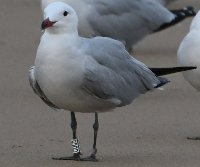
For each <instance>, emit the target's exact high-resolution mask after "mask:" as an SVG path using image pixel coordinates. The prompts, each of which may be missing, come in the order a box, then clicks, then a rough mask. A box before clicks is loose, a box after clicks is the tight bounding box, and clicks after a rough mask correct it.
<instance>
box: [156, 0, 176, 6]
mask: <svg viewBox="0 0 200 167" xmlns="http://www.w3.org/2000/svg"><path fill="white" fill-rule="evenodd" d="M155 1H157V2H159V3H160V4H162V5H168V4H170V3H172V2H174V1H175V0H155Z"/></svg>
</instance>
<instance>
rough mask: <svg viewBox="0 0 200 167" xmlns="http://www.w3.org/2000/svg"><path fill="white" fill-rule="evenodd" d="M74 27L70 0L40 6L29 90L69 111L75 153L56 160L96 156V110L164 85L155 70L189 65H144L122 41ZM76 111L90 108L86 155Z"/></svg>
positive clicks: (93, 158) (125, 102) (162, 71)
mask: <svg viewBox="0 0 200 167" xmlns="http://www.w3.org/2000/svg"><path fill="white" fill-rule="evenodd" d="M77 26H78V17H77V15H76V12H75V11H74V9H73V8H71V7H70V6H69V5H67V4H65V3H62V2H54V3H51V4H50V5H49V6H47V7H46V8H45V10H44V21H43V23H42V29H44V30H45V32H44V34H43V35H42V38H41V41H40V44H39V47H38V50H37V56H36V59H35V66H34V67H32V68H31V69H30V75H29V79H30V84H31V86H32V88H33V90H34V92H35V93H36V94H37V95H38V96H39V97H40V98H41V99H42V100H43V101H44V102H45V103H46V104H47V105H48V106H50V107H52V108H54V109H65V110H69V111H71V120H72V122H71V128H72V131H73V140H72V143H73V144H72V145H73V148H74V149H73V151H74V154H73V156H71V157H64V158H57V159H59V160H63V159H64V160H90V161H96V152H97V149H96V140H97V131H98V126H99V123H98V113H97V112H105V111H108V110H111V109H114V108H116V107H122V106H125V105H128V104H130V103H131V102H132V101H133V100H134V99H135V98H137V97H138V96H139V95H140V94H144V93H146V92H148V91H150V90H153V89H154V88H157V87H160V86H162V85H164V84H166V83H167V82H168V80H167V79H165V78H161V77H158V76H159V75H164V74H167V73H172V72H177V71H180V70H188V69H192V68H190V67H189V68H186V67H181V68H172V69H171V68H169V69H156V68H151V69H149V68H148V67H147V66H146V65H144V64H143V63H141V62H139V61H138V60H136V59H134V58H133V57H132V56H131V55H130V54H129V53H128V52H127V51H126V49H125V46H124V45H123V44H122V43H121V42H119V41H116V40H114V39H111V38H107V37H94V38H83V37H80V36H79V35H78V29H77ZM75 112H82V113H86V112H90V113H95V123H94V126H93V128H94V144H93V152H92V154H91V156H90V157H88V158H85V159H83V158H81V157H80V155H81V153H80V148H79V147H80V146H79V143H78V139H77V135H76V128H77V122H76V117H75Z"/></svg>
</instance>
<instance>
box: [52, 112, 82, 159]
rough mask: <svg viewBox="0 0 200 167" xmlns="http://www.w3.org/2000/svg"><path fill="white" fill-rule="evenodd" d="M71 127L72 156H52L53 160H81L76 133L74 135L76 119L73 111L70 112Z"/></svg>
mask: <svg viewBox="0 0 200 167" xmlns="http://www.w3.org/2000/svg"><path fill="white" fill-rule="evenodd" d="M71 128H72V133H73V139H72V140H71V142H72V147H73V156H69V157H61V158H53V159H54V160H76V161H81V160H82V159H81V158H80V155H81V152H80V145H79V140H78V139H77V135H76V130H77V121H76V116H75V113H74V112H71Z"/></svg>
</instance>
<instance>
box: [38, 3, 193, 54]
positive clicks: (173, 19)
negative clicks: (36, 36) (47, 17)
mask: <svg viewBox="0 0 200 167" xmlns="http://www.w3.org/2000/svg"><path fill="white" fill-rule="evenodd" d="M55 1H62V2H66V3H67V4H69V5H70V6H72V7H73V8H74V9H75V11H76V12H77V15H78V17H79V34H80V35H81V36H83V37H94V36H104V37H111V38H114V39H117V40H120V41H123V42H124V43H125V44H126V47H127V49H128V50H131V48H132V46H133V45H134V44H136V43H137V42H138V41H140V40H142V39H143V38H144V37H145V36H147V35H149V34H152V33H154V32H157V31H160V30H163V29H165V28H167V27H170V26H172V25H175V24H176V23H178V22H180V21H182V20H183V19H185V18H187V17H191V16H194V15H195V11H194V9H193V8H192V7H188V8H183V9H179V10H172V11H169V10H168V9H167V8H165V7H164V6H163V5H161V4H160V3H158V2H157V1H155V0H41V7H42V10H44V8H45V7H46V6H47V5H48V4H50V3H52V2H55ZM163 2H164V1H163Z"/></svg>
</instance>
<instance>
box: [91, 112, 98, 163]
mask: <svg viewBox="0 0 200 167" xmlns="http://www.w3.org/2000/svg"><path fill="white" fill-rule="evenodd" d="M93 128H94V143H93V151H92V154H91V155H90V157H91V158H94V159H96V153H97V148H96V145H97V133H98V130H99V120H98V113H95V122H94V124H93Z"/></svg>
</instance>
